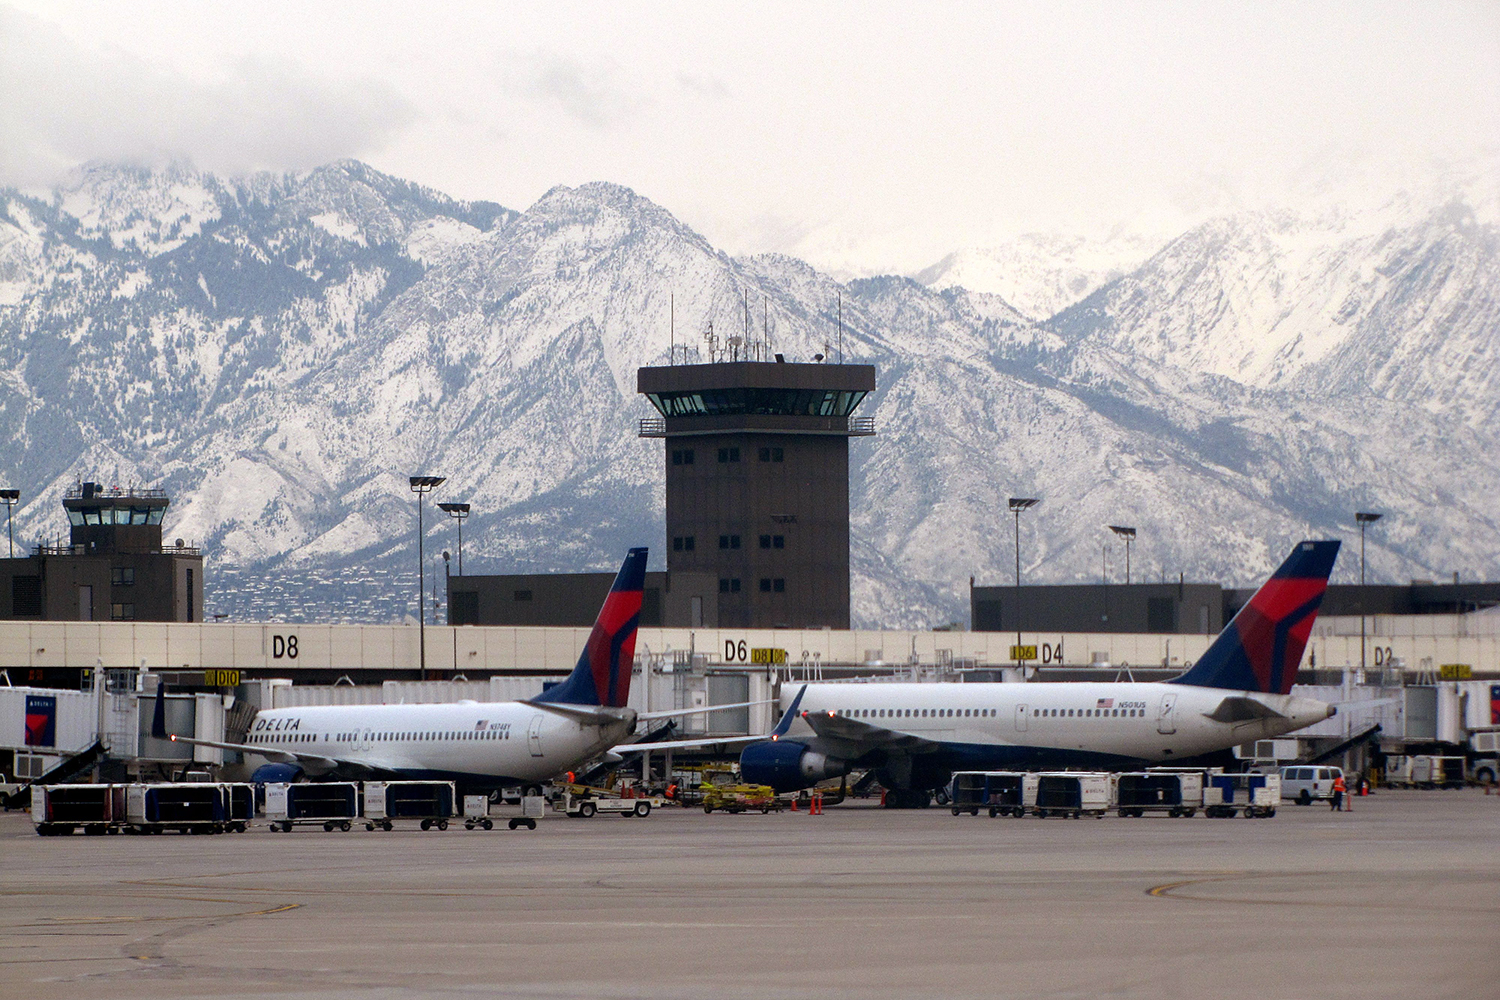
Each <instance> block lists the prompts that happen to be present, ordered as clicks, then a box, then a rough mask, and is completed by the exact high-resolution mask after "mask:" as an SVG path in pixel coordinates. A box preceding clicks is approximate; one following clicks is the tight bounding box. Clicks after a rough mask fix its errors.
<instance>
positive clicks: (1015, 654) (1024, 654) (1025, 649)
mask: <svg viewBox="0 0 1500 1000" xmlns="http://www.w3.org/2000/svg"><path fill="white" fill-rule="evenodd" d="M1010 658H1011V659H1012V660H1016V661H1017V662H1019V661H1021V660H1034V659H1036V647H1035V646H1012V647H1010Z"/></svg>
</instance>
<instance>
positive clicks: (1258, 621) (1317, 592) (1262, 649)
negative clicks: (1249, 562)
mask: <svg viewBox="0 0 1500 1000" xmlns="http://www.w3.org/2000/svg"><path fill="white" fill-rule="evenodd" d="M1339 544H1340V543H1339V542H1337V541H1326V542H1299V543H1297V547H1296V548H1294V549H1292V554H1291V555H1289V556H1287V558H1286V562H1284V563H1282V564H1281V568H1280V569H1278V570H1277V571H1276V572H1275V573H1273V574H1272V575H1271V578H1270V579H1269V580H1267V581H1266V582H1265V583H1264V584H1262V585H1261V588H1260V589H1259V590H1257V591H1256V592H1255V596H1254V597H1252V598H1250V601H1249V603H1247V604H1246V605H1245V606H1244V607H1243V608H1241V609H1240V610H1239V613H1238V614H1236V615H1235V616H1234V620H1233V621H1231V622H1230V623H1229V624H1228V625H1226V626H1225V627H1224V631H1222V632H1220V633H1219V637H1218V638H1217V639H1215V640H1214V642H1213V645H1211V646H1209V647H1208V650H1207V651H1206V652H1205V653H1204V654H1203V655H1202V656H1201V657H1199V658H1198V662H1197V663H1194V664H1193V666H1192V669H1190V670H1189V671H1188V672H1187V673H1185V674H1183V675H1182V676H1181V677H1175V678H1173V679H1172V680H1171V681H1169V682H1168V683H1170V684H1189V685H1192V686H1194V687H1211V688H1226V689H1228V690H1231V691H1260V692H1263V693H1267V694H1287V693H1289V692H1290V691H1291V690H1292V685H1293V684H1295V683H1296V682H1297V669H1298V667H1299V666H1300V665H1301V663H1302V652H1303V650H1305V649H1306V648H1307V640H1308V637H1309V636H1310V635H1311V634H1312V627H1313V621H1314V620H1316V619H1317V617H1318V608H1319V606H1321V605H1322V603H1323V594H1324V592H1325V591H1326V590H1327V589H1328V574H1329V573H1331V572H1333V562H1334V560H1335V559H1337V558H1338V554H1339Z"/></svg>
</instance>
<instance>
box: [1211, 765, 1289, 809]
mask: <svg viewBox="0 0 1500 1000" xmlns="http://www.w3.org/2000/svg"><path fill="white" fill-rule="evenodd" d="M1280 803H1281V775H1279V774H1261V773H1259V772H1257V771H1251V772H1247V773H1243V774H1238V773H1236V774H1211V775H1209V777H1208V783H1207V785H1206V786H1205V787H1204V790H1203V815H1205V816H1208V817H1211V818H1214V819H1232V818H1233V817H1235V816H1237V815H1243V816H1244V817H1245V818H1246V819H1256V818H1258V817H1260V818H1270V817H1272V816H1275V815H1276V806H1277V805H1279V804H1280Z"/></svg>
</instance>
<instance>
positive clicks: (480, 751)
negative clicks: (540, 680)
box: [152, 548, 686, 792]
mask: <svg viewBox="0 0 1500 1000" xmlns="http://www.w3.org/2000/svg"><path fill="white" fill-rule="evenodd" d="M646 554H647V550H646V549H644V548H636V549H631V550H630V552H629V554H628V555H626V557H625V562H624V564H623V565H621V566H620V572H619V573H618V575H616V577H615V581H614V585H613V586H612V587H611V588H610V591H609V595H608V597H606V598H605V601H604V605H603V607H602V608H600V610H599V617H598V619H597V620H596V621H595V622H594V628H593V631H592V632H591V633H590V635H589V639H588V643H587V644H586V645H585V647H584V650H583V655H581V656H580V657H579V658H578V664H577V665H576V666H575V667H574V668H573V672H572V673H571V674H569V675H568V677H567V678H566V679H565V680H563V681H562V682H561V683H559V684H557V685H556V686H554V687H552V688H549V689H548V690H546V691H544V692H542V693H541V694H540V695H538V696H537V697H535V698H531V699H528V700H524V701H505V702H474V701H462V702H458V703H456V704H441V705H327V706H317V707H306V708H277V709H263V710H261V711H259V712H257V713H256V714H255V716H254V717H253V718H252V719H251V721H250V724H249V725H248V727H247V728H246V731H245V735H244V738H243V739H241V740H239V741H234V742H230V741H223V740H203V739H193V738H190V737H184V736H175V735H171V734H169V733H167V731H166V724H165V691H166V688H165V686H160V685H159V686H158V688H157V699H156V714H155V721H154V723H153V726H152V732H153V735H155V736H157V737H158V738H161V739H171V740H174V741H177V742H181V743H188V744H192V745H195V746H209V747H218V748H220V749H223V750H235V751H239V753H240V754H241V755H242V757H243V760H244V763H243V764H242V765H238V766H231V767H226V768H225V769H224V771H225V776H226V777H233V776H236V775H235V774H234V772H235V771H236V770H238V771H241V772H243V773H241V774H239V775H237V776H238V777H242V778H249V779H250V780H252V781H293V780H297V779H299V778H310V779H315V780H316V779H323V780H335V779H337V780H353V779H412V778H421V779H439V780H451V781H455V782H457V783H458V786H459V788H460V789H461V790H462V791H465V792H481V791H493V790H496V789H500V788H511V787H517V786H540V785H541V784H543V783H545V782H546V781H548V780H550V779H552V778H555V777H558V776H560V775H562V774H564V773H565V772H567V771H570V770H574V769H577V768H579V767H581V766H582V765H583V764H584V763H586V762H588V761H590V760H593V759H595V758H597V757H600V756H601V755H604V754H607V753H608V752H609V750H610V748H611V747H612V746H614V745H615V744H617V743H619V742H620V741H621V740H623V739H625V738H626V737H627V736H628V735H629V734H630V733H631V732H633V731H634V729H635V726H636V723H637V722H639V721H643V720H650V719H657V718H667V717H669V716H680V715H683V714H686V713H685V712H684V711H681V710H679V711H672V712H652V713H641V712H636V711H635V710H634V709H631V708H628V707H626V703H627V702H628V700H629V698H630V678H631V672H632V670H633V668H634V665H635V638H636V630H637V626H638V625H639V621H640V613H641V597H642V588H643V585H644V583H645V579H646Z"/></svg>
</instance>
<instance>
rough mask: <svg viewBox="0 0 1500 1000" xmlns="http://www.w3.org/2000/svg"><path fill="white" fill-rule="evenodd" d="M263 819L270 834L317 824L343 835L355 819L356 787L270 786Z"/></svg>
mask: <svg viewBox="0 0 1500 1000" xmlns="http://www.w3.org/2000/svg"><path fill="white" fill-rule="evenodd" d="M265 816H266V819H268V820H270V821H271V822H270V827H271V831H272V832H273V833H274V832H276V831H278V830H279V831H281V832H282V833H291V832H292V827H294V826H314V825H318V824H321V825H322V827H323V829H324V831H326V832H332V831H333V830H335V829H339V830H343V831H344V832H345V833H347V832H348V831H349V830H350V829H351V828H352V827H353V825H354V821H355V820H357V819H359V786H358V785H357V784H355V783H354V782H352V781H312V782H297V783H295V784H291V783H288V782H285V781H276V782H270V783H268V784H267V785H266V805H265Z"/></svg>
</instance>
